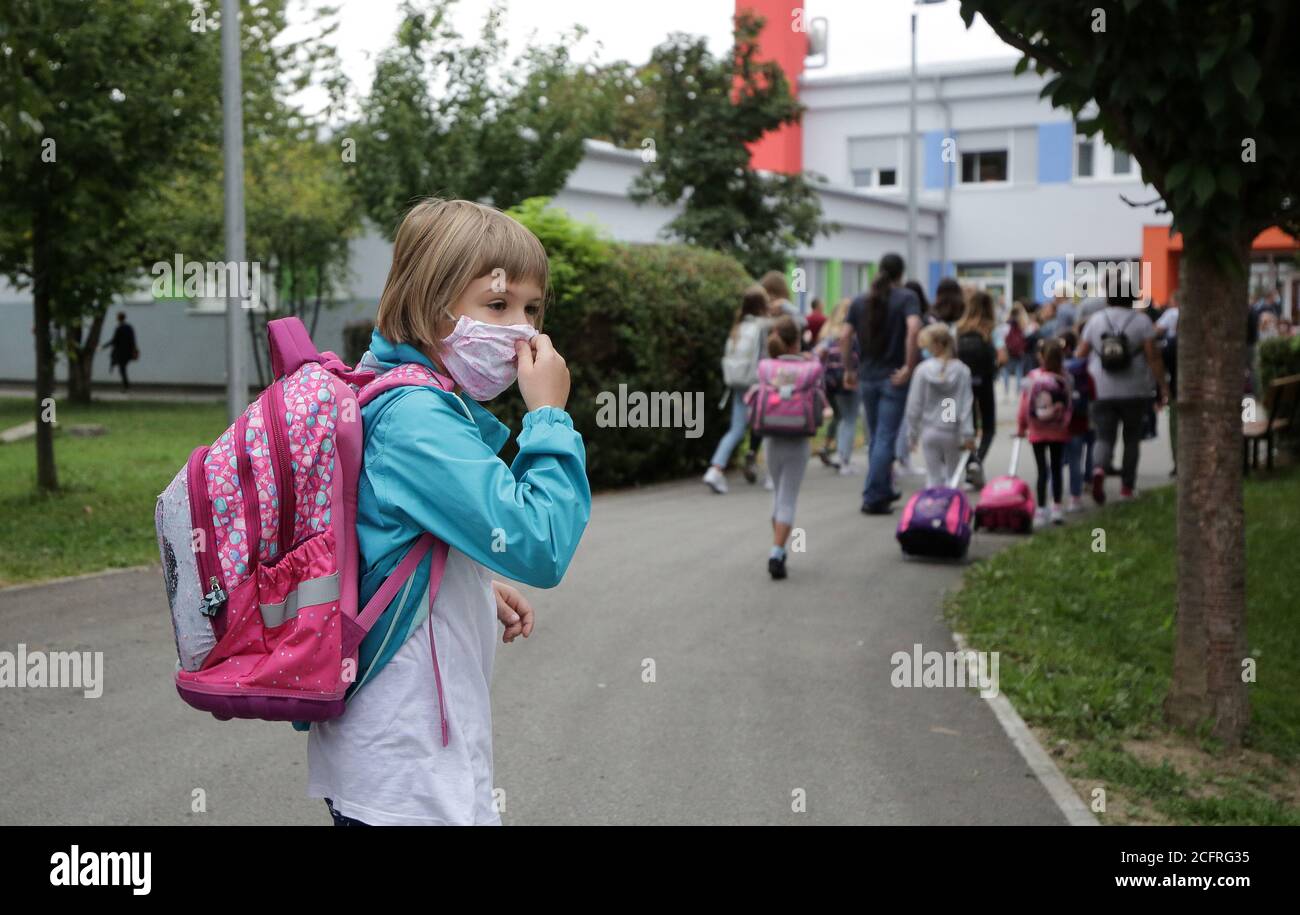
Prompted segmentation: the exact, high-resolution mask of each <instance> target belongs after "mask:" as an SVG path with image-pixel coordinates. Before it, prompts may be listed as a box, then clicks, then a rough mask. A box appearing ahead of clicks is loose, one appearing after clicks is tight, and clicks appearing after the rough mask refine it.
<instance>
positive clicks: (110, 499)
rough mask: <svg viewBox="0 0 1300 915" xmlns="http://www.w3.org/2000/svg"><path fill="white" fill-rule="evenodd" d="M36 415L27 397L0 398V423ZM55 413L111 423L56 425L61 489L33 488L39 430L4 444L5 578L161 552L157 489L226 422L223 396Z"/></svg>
mask: <svg viewBox="0 0 1300 915" xmlns="http://www.w3.org/2000/svg"><path fill="white" fill-rule="evenodd" d="M31 418H32V402H31V401H30V400H26V399H16V398H0V429H4V428H8V427H10V426H15V425H18V424H19V423H22V422H25V421H27V420H29V419H31ZM58 422H59V426H61V427H63V428H66V427H67V426H69V425H75V424H79V423H96V424H99V425H102V426H104V427H106V429H107V430H108V432H107V434H106V435H103V436H100V437H98V438H74V437H72V436H69V435H67V434H66V433H65V432H64V431H62V430H57V431H56V432H55V434H54V441H55V445H54V456H55V461H56V463H57V465H58V471H59V484H60V486H61V490H60V492H58V493H57V494H55V495H52V496H41V495H37V494H36V445H35V441H34V440H33V439H27V440H26V441H22V442H18V443H16V444H12V445H0V585H5V584H16V583H19V582H28V581H39V580H41V579H47V578H57V577H60V576H63V575H79V574H82V573H85V572H96V571H100V570H102V569H112V568H121V567H124V566H133V565H140V564H142V563H146V562H157V561H158V547H157V543H156V541H155V539H154V529H153V508H154V499H155V498H156V497H157V495H158V493H160V492H162V490H163V488H164V487H165V486H166V485H167V484H168V482H170V481H171V478H172V477H173V476H174V475H175V473H176V471H177V470H178V469H179V468H180V466H181V464H182V463H184V461H185V458H186V457H188V456H189V453H190V452H191V451H192V450H193V449H194V447H195V446H196V445H198V444H200V443H203V442H210V441H212V440H213V439H214V438H216V437H217V435H218V434H220V432H221V431H222V430H223V429H224V428H225V427H226V419H225V407H224V405H223V404H221V403H187V404H178V403H143V402H120V401H107V402H96V403H93V404H91V405H90V406H88V407H78V406H76V405H74V404H68V403H61V404H59V406H58Z"/></svg>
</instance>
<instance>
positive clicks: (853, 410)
mask: <svg viewBox="0 0 1300 915" xmlns="http://www.w3.org/2000/svg"><path fill="white" fill-rule="evenodd" d="M848 313H849V299H840V301H839V303H838V304H836V306H835V310H834V311H832V312H831V316H830V318H828V319H827V321H826V323H825V324H824V325H822V329H821V334H820V336H819V339H818V341H817V345H816V346H815V347H813V354H814V355H815V356H817V358H818V359H820V360H821V363H822V372H823V376H822V377H823V378H824V379H825V383H826V400H827V402H828V403H830V405H831V412H832V414H833V415H832V418H831V421H830V423H829V424H828V425H827V427H826V444H825V445H824V446H823V447H822V450H821V455H820V456H821V459H822V463H824V464H826V465H828V466H830V467H835V468H838V470H839V472H840V474H841V475H845V476H847V475H848V474H850V473H852V472H853V467H852V459H853V440H854V438H855V437H856V436H857V433H858V392H857V390H856V389H854V388H852V387H846V386H845V379H846V378H847V376H848V373H849V372H850V371H856V370H857V367H858V358H857V346H856V338H854V344H855V345H854V346H853V347H852V349H851V351H850V354H849V362H847V363H846V362H845V361H844V354H843V353H842V352H841V351H840V331H841V329H842V328H843V327H844V322H845V319H846V318H847V317H848Z"/></svg>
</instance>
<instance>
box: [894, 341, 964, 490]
mask: <svg viewBox="0 0 1300 915" xmlns="http://www.w3.org/2000/svg"><path fill="white" fill-rule="evenodd" d="M916 342H917V345H918V346H920V347H921V350H922V352H925V353H929V354H930V355H929V358H927V359H926V360H925V361H923V362H922V363H921V364H920V365H918V366H917V367H916V373H915V374H914V375H913V376H912V386H911V388H910V389H909V390H908V392H907V408H906V413H905V417H906V427H907V440H908V449H909V450H912V449H915V448H916V446H917V445H918V444H920V446H921V454H922V456H923V457H924V458H925V478H926V479H925V485H926V486H948V485H950V484H951V480H952V475H953V474H954V473H956V472H957V462H958V461H959V460H960V459H961V452H962V449H963V448H965V449H966V450H971V449H973V448H974V447H975V421H974V419H973V413H974V410H973V406H974V398H973V396H972V394H971V383H970V369H968V368H967V367H966V366H965V365H964V364H963V363H962V362H961V361H960V360H959V359H958V358H957V354H956V352H955V351H954V346H953V341H952V334H951V333H949V332H948V327H947V325H946V324H931V325H930V326H928V327H926V328H924V329H923V330H922V331H921V335H920V336H919V337H918V338H917V341H916Z"/></svg>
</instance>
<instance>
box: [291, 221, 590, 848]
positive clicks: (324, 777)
mask: <svg viewBox="0 0 1300 915" xmlns="http://www.w3.org/2000/svg"><path fill="white" fill-rule="evenodd" d="M547 278H548V265H547V260H546V252H545V251H544V250H543V249H542V245H541V243H540V242H539V241H538V240H537V238H536V237H535V236H534V235H533V234H532V233H531V232H529V231H528V230H527V229H525V228H524V227H523V226H522V225H520V224H519V223H517V222H515V221H514V220H513V219H511V218H510V217H508V216H506V215H505V214H504V213H501V212H500V211H498V210H495V209H492V208H491V207H487V206H483V205H481V204H478V203H472V202H470V201H465V200H425V201H422V202H420V203H418V204H416V205H415V206H414V207H413V208H412V209H411V210H410V212H408V213H407V214H406V217H405V219H404V220H403V221H402V224H401V227H400V228H399V229H398V232H397V238H396V241H395V243H394V247H393V264H392V268H391V269H390V270H389V273H388V280H387V282H386V283H385V285H384V291H383V295H382V296H381V298H380V301H379V312H378V317H377V321H376V330H375V332H374V334H373V335H372V337H371V340H370V350H369V351H368V352H367V353H366V354H365V356H364V357H363V359H362V361H361V363H360V364H359V365H358V370H369V371H372V372H374V373H375V374H376V375H377V376H378V378H379V380H378V381H376V382H374V383H373V384H372V385H370V387H374V386H376V385H380V386H384V385H385V380H386V379H388V378H392V382H391V385H390V386H388V387H389V389H388V390H384V391H382V392H381V393H379V394H378V395H377V396H373V397H370V398H369V399H366V397H364V396H363V397H362V402H363V405H362V406H361V409H360V414H361V419H362V422H363V425H364V430H365V444H364V458H363V464H362V469H361V475H360V480H359V482H358V491H357V519H358V520H357V525H356V536H357V538H358V542H359V546H360V552H361V568H360V572H361V584H360V597H361V599H362V601H366V602H368V601H369V600H370V598H371V597H372V596H373V595H375V594H376V593H377V592H379V591H380V586H381V585H383V583H384V581H385V579H387V578H388V577H389V575H390V574H392V573H393V571H394V570H395V569H397V568H398V566H399V565H403V566H405V564H404V563H403V560H404V559H406V557H407V556H408V554H411V553H412V550H413V548H415V549H419V548H421V546H422V545H423V549H424V550H427V553H426V558H425V559H423V560H422V561H421V562H420V563H419V565H418V566H417V567H416V571H415V572H414V574H412V575H411V576H410V578H409V579H408V580H407V581H406V584H405V585H404V586H403V587H402V589H401V590H400V591H398V592H397V593H396V594H395V595H394V596H393V597H392V599H391V602H390V603H388V605H387V609H386V610H385V611H384V613H383V615H382V616H381V617H380V618H379V620H378V621H377V622H376V624H375V625H374V626H373V627H372V628H371V629H370V631H369V634H368V635H367V636H366V637H365V639H364V640H363V641H362V643H361V648H360V656H359V659H358V664H357V670H356V678H355V679H356V682H355V683H354V685H353V686H352V688H351V689H350V691H349V693H348V703H347V708H346V711H345V712H344V713H343V715H342V716H341V717H339V718H336V719H333V720H329V721H324V722H317V723H314V724H313V725H312V726H311V729H310V736H309V739H308V742H307V762H308V788H307V793H308V795H309V796H310V797H317V798H322V799H325V801H326V804H327V806H328V807H329V809H330V812H331V814H333V815H337V816H336V822H338V821H340V818H341V821H342V822H347V821H355V822H359V823H362V824H366V825H449V824H450V825H495V824H499V823H500V821H501V820H500V816H499V815H498V813H497V812H496V810H495V807H494V803H493V797H492V790H493V789H492V786H493V785H494V784H495V782H494V781H493V777H492V714H491V708H490V704H489V701H488V699H489V696H488V687H489V683H490V681H491V676H492V663H493V655H494V650H495V649H494V645H495V643H496V640H497V638H498V637H500V638H501V639H502V640H503V641H506V642H510V641H513V640H514V638H515V637H516V636H518V635H523V636H525V637H527V636H528V635H529V634H530V633H531V631H532V628H533V611H532V608H531V607H530V606H529V604H528V601H527V600H525V599H524V597H523V596H522V595H521V594H520V593H519V592H518V591H517V590H516V589H514V588H512V587H510V586H509V585H505V584H503V583H501V582H499V581H493V580H492V577H491V574H490V573H491V572H495V573H497V574H499V575H502V576H505V577H508V578H512V579H514V580H516V581H522V582H524V583H526V584H529V585H532V586H533V587H539V588H550V587H554V586H555V585H556V584H558V583H559V581H560V579H561V578H563V576H564V572H565V569H566V568H567V567H568V565H569V561H570V559H572V557H573V554H574V551H575V550H576V549H577V546H578V541H579V539H580V538H581V536H582V532H583V530H584V529H585V528H586V525H587V519H588V517H589V515H590V512H591V490H590V488H589V486H588V483H587V476H586V457H585V452H584V449H583V443H582V437H581V436H580V435H579V434H578V433H577V432H576V431H575V430H574V428H573V421H572V420H571V419H570V418H569V414H568V413H566V412H565V410H564V407H565V402H566V401H567V399H568V396H569V371H568V369H567V367H566V366H565V364H564V360H563V359H562V358H561V357H560V356H559V354H558V353H556V351H555V348H554V347H553V346H552V345H551V342H550V339H549V338H548V337H547V336H546V335H544V334H541V333H539V330H540V327H541V323H542V310H543V300H544V290H545V289H546V287H547ZM416 376H419V377H423V378H428V379H432V380H435V381H436V382H437V383H436V384H430V385H426V386H421V387H414V386H410V385H409V384H406V383H405V380H406V379H408V378H411V377H416ZM516 376H517V377H518V381H519V390H520V393H521V394H522V395H523V400H524V404H525V405H526V407H527V408H528V412H527V413H526V414H525V415H524V418H523V431H522V433H521V434H520V436H519V440H518V444H519V453H518V456H517V457H516V458H515V459H514V462H513V463H512V464H509V465H507V464H506V463H505V462H503V461H502V460H501V459H500V458H499V457H497V452H498V451H500V449H501V448H502V446H504V445H505V443H506V441H507V439H508V438H509V436H510V430H509V429H507V428H506V427H505V426H504V425H502V424H501V423H499V422H498V421H497V420H496V419H495V418H494V417H493V416H492V414H491V413H489V412H488V411H487V410H486V409H484V408H483V407H481V406H479V403H478V402H479V401H486V400H491V399H492V398H494V397H496V396H497V395H498V394H501V393H502V392H503V391H505V390H506V389H507V388H509V387H510V386H511V385H512V384H513V383H514V382H515V379H516ZM312 406H314V405H312ZM327 520H328V519H327ZM427 535H432V537H433V538H436V541H433V543H434V545H433V548H432V549H431V550H430V549H429V548H428V543H429V537H428V536H427ZM415 555H417V556H418V555H419V554H418V553H416V554H415ZM406 570H407V569H406V568H405V567H404V568H403V569H402V570H401V571H402V572H405V571H406ZM271 571H272V572H273V571H274V567H272V568H271ZM399 577H400V576H399ZM499 625H503V626H504V627H505V628H504V633H503V634H502V635H501V636H498V631H499V630H498V626H499ZM348 825H351V823H348Z"/></svg>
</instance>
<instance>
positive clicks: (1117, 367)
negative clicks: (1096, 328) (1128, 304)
mask: <svg viewBox="0 0 1300 915" xmlns="http://www.w3.org/2000/svg"><path fill="white" fill-rule="evenodd" d="M1102 314H1103V316H1104V317H1105V319H1106V326H1107V327H1108V328H1110V333H1104V334H1102V335H1101V346H1099V347H1097V356H1098V358H1100V359H1101V367H1102V368H1103V369H1105V370H1106V371H1108V372H1122V371H1124V370H1125V369H1127V368H1128V367H1129V366H1130V365H1132V364H1133V351H1132V350H1131V349H1130V348H1129V342H1128V337H1127V336H1126V335H1125V333H1124V331H1126V330H1128V326H1129V324H1131V323H1132V322H1133V316H1132V315H1129V320H1128V321H1127V322H1125V324H1124V326H1123V327H1121V328H1120V329H1119V330H1118V331H1116V330H1115V325H1114V324H1111V323H1110V315H1109V314H1107V313H1105V312H1103V313H1102Z"/></svg>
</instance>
